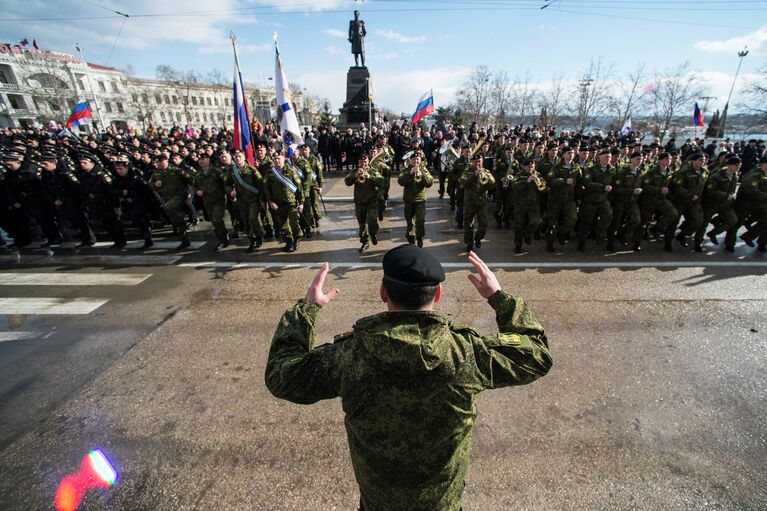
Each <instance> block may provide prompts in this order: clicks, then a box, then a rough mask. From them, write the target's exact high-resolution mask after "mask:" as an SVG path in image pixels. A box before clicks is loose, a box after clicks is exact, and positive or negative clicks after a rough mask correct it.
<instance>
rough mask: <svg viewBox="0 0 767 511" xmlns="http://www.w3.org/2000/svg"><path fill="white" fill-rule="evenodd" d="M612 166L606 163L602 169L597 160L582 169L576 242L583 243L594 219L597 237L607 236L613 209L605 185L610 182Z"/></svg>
mask: <svg viewBox="0 0 767 511" xmlns="http://www.w3.org/2000/svg"><path fill="white" fill-rule="evenodd" d="M612 178H613V167H612V166H611V165H608V166H607V167H605V168H604V169H602V167H601V166H600V165H599V162H598V161H597V162H595V163H594V164H592V165H590V166H589V167H586V169H584V171H583V177H582V180H581V183H582V186H581V188H582V190H583V193H582V202H581V211H580V216H579V218H578V222H579V223H578V242H579V243H585V242H586V238H588V236H589V233H590V232H591V227H592V224H594V219H595V218H596V219H597V222H596V225H595V226H594V231H595V232H596V235H597V237H598V238H599V239H604V238H605V236H607V228H608V227H609V226H610V222H612V219H613V210H612V208H611V207H610V201H609V200H608V198H607V193H608V192H606V191H605V186H607V185H609V184H611V183H612Z"/></svg>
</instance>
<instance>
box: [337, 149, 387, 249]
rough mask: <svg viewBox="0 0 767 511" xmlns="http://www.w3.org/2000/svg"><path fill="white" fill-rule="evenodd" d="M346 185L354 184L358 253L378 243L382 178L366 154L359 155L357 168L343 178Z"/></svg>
mask: <svg viewBox="0 0 767 511" xmlns="http://www.w3.org/2000/svg"><path fill="white" fill-rule="evenodd" d="M344 182H345V183H346V186H354V213H355V215H356V217H357V224H358V225H359V233H360V248H359V253H360V254H361V253H363V252H364V251H365V250H367V249H368V248H370V242H372V243H373V245H377V244H378V238H377V237H376V235H377V234H378V198H379V189H380V188H381V187H382V186H383V182H384V178H383V176H382V175H381V173H380V172H378V170H376V169H374V168H371V167H370V160H369V158H368V155H367V154H365V153H363V154H362V155H360V158H359V161H358V166H357V170H356V171H355V170H352V171H350V172H349V173H348V174H346V177H345V178H344Z"/></svg>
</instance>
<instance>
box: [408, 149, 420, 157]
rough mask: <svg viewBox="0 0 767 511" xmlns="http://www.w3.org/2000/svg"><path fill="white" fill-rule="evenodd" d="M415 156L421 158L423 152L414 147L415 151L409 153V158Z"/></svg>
mask: <svg viewBox="0 0 767 511" xmlns="http://www.w3.org/2000/svg"><path fill="white" fill-rule="evenodd" d="M417 156H420V157H421V158H423V152H421V150H420V149H416V150H415V151H413V152H412V153H411V154H410V157H411V158H415V157H417Z"/></svg>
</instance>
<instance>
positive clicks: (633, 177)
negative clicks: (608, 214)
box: [607, 152, 642, 252]
mask: <svg viewBox="0 0 767 511" xmlns="http://www.w3.org/2000/svg"><path fill="white" fill-rule="evenodd" d="M641 163H642V153H638V152H637V153H632V154H631V157H630V158H629V162H628V165H626V166H623V167H621V168H620V169H618V170H617V172H616V173H615V176H613V181H612V186H613V190H612V193H611V194H610V206H611V207H612V210H613V220H612V223H611V224H610V227H609V228H608V229H607V251H608V252H615V238H616V237H619V238H620V239H622V240H625V239H626V236H633V235H634V233H635V232H636V230H637V227H639V225H640V224H641V223H642V215H641V213H640V211H639V205H638V204H637V198H638V197H639V196H640V195H641V194H642V187H641V182H642V173H641V171H640V165H641Z"/></svg>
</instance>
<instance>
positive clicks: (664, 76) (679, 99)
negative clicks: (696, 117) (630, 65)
mask: <svg viewBox="0 0 767 511" xmlns="http://www.w3.org/2000/svg"><path fill="white" fill-rule="evenodd" d="M703 92H704V87H703V86H702V84H701V82H700V80H699V79H698V78H697V76H696V75H695V73H693V72H692V70H691V69H690V63H689V62H687V61H685V62H683V63H681V64H679V65H678V66H676V67H673V68H669V69H666V70H665V71H662V72H658V71H656V72H655V81H654V89H653V92H652V107H653V120H654V121H655V122H654V127H653V128H654V132H655V136H656V137H659V138H660V139H661V140H663V137H665V136H666V133H668V129H669V126H670V125H671V120H672V119H673V118H674V115H675V114H676V113H678V111H679V109H680V108H682V107H689V106H690V105H691V104H692V102H693V101H694V100H695V99H696V98H697V97H699V96H701V95H702V94H703Z"/></svg>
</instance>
